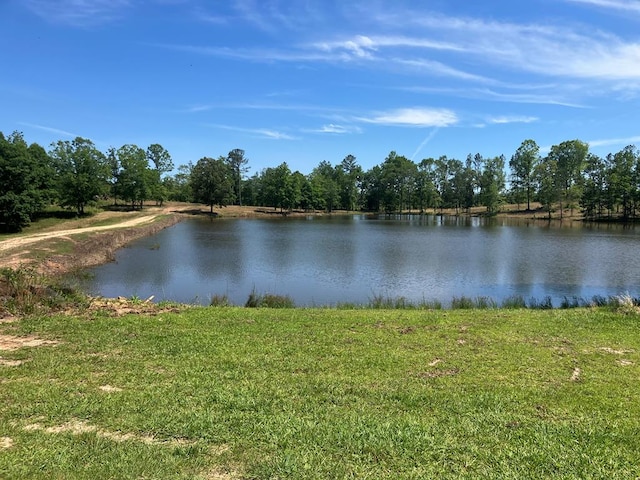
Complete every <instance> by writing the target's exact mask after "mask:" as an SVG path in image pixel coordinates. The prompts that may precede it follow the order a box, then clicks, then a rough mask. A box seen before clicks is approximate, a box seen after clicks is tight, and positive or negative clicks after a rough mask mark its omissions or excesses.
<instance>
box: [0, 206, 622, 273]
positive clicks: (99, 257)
mask: <svg viewBox="0 0 640 480" xmlns="http://www.w3.org/2000/svg"><path fill="white" fill-rule="evenodd" d="M154 209H155V207H150V208H149V210H150V212H151V213H153V212H154ZM145 210H146V209H145ZM540 213H541V212H540V211H539V210H529V211H523V210H513V209H512V208H509V209H506V210H504V211H503V212H501V213H499V214H498V215H496V218H514V219H527V220H531V221H533V222H536V223H538V222H546V221H549V222H550V224H553V225H557V226H563V225H567V224H572V223H575V222H578V223H580V224H584V223H587V222H586V221H585V220H584V219H583V218H582V217H581V216H576V215H574V216H569V215H567V216H566V217H565V218H564V219H563V220H560V218H559V217H558V218H556V217H554V218H552V219H551V220H548V219H547V217H546V216H545V217H542V216H540ZM353 214H365V215H403V216H404V215H407V216H408V215H437V216H450V217H484V214H483V211H482V209H478V208H474V209H472V210H471V211H469V212H462V211H459V212H457V213H456V212H455V211H449V210H444V211H439V210H436V211H429V212H422V213H420V212H414V211H410V212H402V213H395V214H391V213H389V214H385V213H373V212H355V211H342V210H335V211H333V212H325V211H303V210H294V211H280V210H279V209H274V208H269V207H256V206H237V205H230V206H226V207H221V208H216V209H215V210H214V212H213V215H211V214H210V213H209V210H208V209H207V208H206V207H203V206H202V205H198V204H179V203H178V204H168V205H166V206H165V207H162V209H161V210H160V212H159V213H157V217H156V218H155V219H154V220H153V222H152V223H146V224H143V225H136V226H132V227H127V228H120V227H118V225H117V224H114V225H113V229H109V230H106V231H101V232H92V233H89V234H87V235H86V237H85V238H77V237H78V236H75V238H73V239H72V240H71V242H72V245H71V246H70V251H69V252H68V253H66V252H65V253H58V254H49V255H46V254H45V255H43V258H37V259H29V258H24V257H25V254H28V253H29V251H28V249H26V248H23V249H21V250H22V251H21V250H18V249H17V250H16V251H14V252H12V254H11V255H9V256H5V258H2V259H0V268H2V267H9V268H20V267H24V266H28V267H34V268H35V269H36V270H37V271H38V272H39V273H41V274H44V275H51V276H61V275H66V274H69V273H71V272H74V271H78V270H81V269H83V268H87V267H93V266H97V265H102V264H105V263H109V262H111V261H113V260H114V258H115V252H116V251H117V250H119V249H121V248H123V247H126V246H127V245H128V244H130V243H131V242H134V241H135V240H138V239H140V238H143V237H148V236H152V235H155V234H156V233H158V232H159V231H161V230H163V229H165V228H168V227H171V226H173V225H175V224H176V223H179V222H181V221H182V220H184V219H187V218H193V217H198V216H202V217H206V216H212V217H214V218H218V219H225V218H274V217H282V218H289V217H294V218H295V217H307V216H327V215H328V216H336V215H353ZM161 215H162V216H161ZM545 215H546V213H545ZM158 217H160V218H158ZM598 223H601V222H598ZM616 223H617V222H616ZM61 238H65V239H67V240H70V239H71V237H68V236H65V237H61ZM45 250H46V249H45Z"/></svg>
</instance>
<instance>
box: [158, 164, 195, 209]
mask: <svg viewBox="0 0 640 480" xmlns="http://www.w3.org/2000/svg"><path fill="white" fill-rule="evenodd" d="M192 170H193V163H191V162H189V163H188V164H186V165H180V166H179V167H178V171H177V172H176V174H175V175H172V176H168V177H166V178H165V179H164V180H163V184H164V186H165V188H166V189H167V197H168V198H169V200H173V201H175V202H190V201H191V200H192V198H191V186H190V184H189V181H190V178H191V171H192Z"/></svg>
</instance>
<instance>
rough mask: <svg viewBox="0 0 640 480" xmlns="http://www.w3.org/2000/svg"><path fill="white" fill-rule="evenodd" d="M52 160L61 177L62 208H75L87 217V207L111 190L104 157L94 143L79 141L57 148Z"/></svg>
mask: <svg viewBox="0 0 640 480" xmlns="http://www.w3.org/2000/svg"><path fill="white" fill-rule="evenodd" d="M50 156H51V158H52V160H53V164H54V166H55V169H56V173H57V181H58V188H57V192H58V198H59V200H60V204H61V205H62V206H69V207H74V208H75V209H76V212H77V213H78V215H83V214H84V209H85V206H86V205H87V204H89V203H91V202H94V201H95V200H96V199H97V198H99V197H100V196H102V195H103V194H105V193H106V192H107V190H108V183H107V177H108V166H107V163H106V158H105V156H104V154H103V153H102V152H100V151H99V150H98V149H97V148H96V147H95V145H94V144H93V142H92V141H91V140H87V139H85V138H81V137H77V138H76V139H75V140H73V141H58V142H57V143H55V144H53V149H52V150H51V152H50Z"/></svg>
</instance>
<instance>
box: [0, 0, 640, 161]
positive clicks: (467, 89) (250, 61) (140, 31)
mask: <svg viewBox="0 0 640 480" xmlns="http://www.w3.org/2000/svg"><path fill="white" fill-rule="evenodd" d="M0 40H1V41H2V45H3V46H4V49H3V51H4V61H3V65H4V67H3V71H2V75H0V105H1V107H0V131H2V132H4V133H5V134H8V133H11V132H12V131H14V130H18V131H22V132H23V133H24V135H25V138H26V140H27V141H29V142H37V143H39V144H41V145H43V146H45V147H48V145H49V144H50V143H51V142H53V141H57V140H70V139H72V138H74V137H75V136H82V137H85V138H89V139H91V140H93V141H94V142H95V144H96V145H97V146H98V148H100V149H101V150H103V151H106V149H107V148H109V147H110V146H114V147H119V146H121V145H123V144H127V143H133V144H137V145H139V146H141V147H144V148H146V147H147V146H148V145H149V144H151V143H160V144H162V145H163V146H164V147H165V148H166V149H167V150H168V151H169V152H170V153H171V155H172V157H173V160H174V163H175V164H176V165H178V164H182V163H187V162H188V161H190V160H191V161H194V162H196V161H197V160H198V159H200V158H201V157H204V156H212V157H217V156H219V155H226V153H227V152H228V151H229V150H231V149H233V148H242V149H244V150H245V152H246V156H247V157H248V158H249V166H250V167H251V169H252V172H256V171H259V170H261V169H262V168H265V167H269V166H276V165H278V164H280V163H281V162H283V161H286V162H287V163H288V164H289V166H290V167H291V169H292V170H300V171H301V172H303V173H309V172H310V171H311V170H312V169H313V168H314V167H315V166H316V165H317V164H318V163H319V162H320V161H322V160H328V161H329V162H331V163H332V164H336V163H339V162H340V161H341V160H342V159H343V158H344V157H345V156H346V155H348V154H352V155H355V156H356V158H357V160H358V162H359V163H360V164H361V165H362V166H363V168H365V169H369V168H371V167H372V166H374V165H376V164H379V163H381V162H382V161H383V160H384V158H385V157H386V156H387V154H388V153H389V152H390V151H391V150H395V151H396V152H398V154H401V155H405V156H407V157H408V158H411V159H413V160H415V161H419V160H421V159H422V158H427V157H439V156H441V155H447V156H448V157H454V158H459V159H462V160H463V159H464V158H466V156H467V154H469V153H477V152H479V153H481V154H482V155H484V156H487V157H488V156H495V155H500V154H504V155H505V156H506V157H507V158H510V156H511V155H512V154H513V153H514V152H515V150H516V149H517V147H518V146H519V145H520V143H521V142H522V141H523V140H525V139H527V138H532V139H534V140H535V141H536V142H537V143H538V144H539V145H540V146H541V147H542V148H543V153H544V152H545V149H548V147H550V146H551V145H554V144H557V143H560V142H562V141H564V140H570V139H575V138H578V139H581V140H583V141H586V142H588V143H589V144H590V147H591V151H592V152H594V153H596V154H598V155H606V154H607V153H609V152H616V151H618V150H620V149H621V148H623V147H624V146H626V145H629V144H638V145H640V122H639V120H640V110H639V106H640V101H639V100H640V1H637V0H527V1H514V0H493V1H492V0H480V1H469V0H424V1H417V0H414V1H405V0H393V1H377V0H363V1H360V0H354V1H349V0H344V1H337V0H324V1H323V0H295V1H294V0H286V1H285V0H262V1H260V0H227V1H215V0H210V1H205V0H2V1H1V2H0Z"/></svg>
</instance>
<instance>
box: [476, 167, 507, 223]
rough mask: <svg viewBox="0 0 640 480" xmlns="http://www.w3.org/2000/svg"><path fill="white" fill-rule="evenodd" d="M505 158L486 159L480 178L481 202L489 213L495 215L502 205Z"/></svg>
mask: <svg viewBox="0 0 640 480" xmlns="http://www.w3.org/2000/svg"><path fill="white" fill-rule="evenodd" d="M504 163H505V158H504V156H503V155H500V156H498V157H494V158H491V159H486V160H485V162H484V169H483V170H482V175H481V177H480V200H481V203H482V205H484V206H485V207H487V213H488V214H490V215H494V214H496V213H497V212H498V209H499V207H500V204H501V203H502V195H503V191H504V187H505V173H504Z"/></svg>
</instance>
